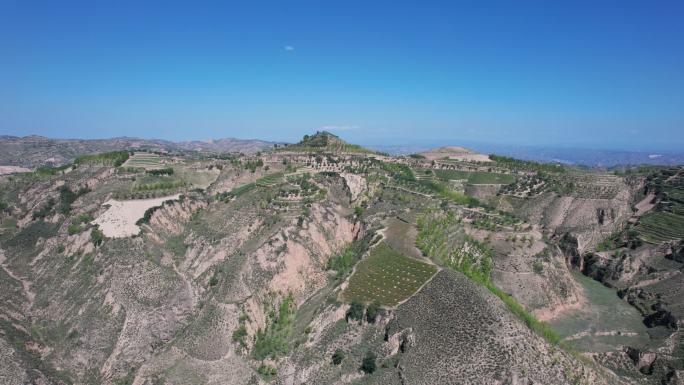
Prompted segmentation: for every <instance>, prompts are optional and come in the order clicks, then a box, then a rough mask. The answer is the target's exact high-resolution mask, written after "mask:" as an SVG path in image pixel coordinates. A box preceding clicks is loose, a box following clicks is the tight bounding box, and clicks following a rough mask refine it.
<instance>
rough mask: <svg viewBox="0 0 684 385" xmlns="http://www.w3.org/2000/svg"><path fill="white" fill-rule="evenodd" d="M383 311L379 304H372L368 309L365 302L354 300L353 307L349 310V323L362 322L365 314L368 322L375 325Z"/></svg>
mask: <svg viewBox="0 0 684 385" xmlns="http://www.w3.org/2000/svg"><path fill="white" fill-rule="evenodd" d="M381 311H382V308H381V307H380V304H379V303H378V302H372V303H371V304H369V305H368V307H366V306H365V305H364V303H363V302H361V301H359V300H358V299H353V300H352V302H351V305H350V306H349V310H347V322H348V321H349V320H350V319H352V320H355V321H362V320H363V319H364V313H365V319H366V321H367V322H368V323H371V324H372V323H375V321H376V320H377V318H378V316H379V315H380V312H381Z"/></svg>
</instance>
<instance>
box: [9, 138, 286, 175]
mask: <svg viewBox="0 0 684 385" xmlns="http://www.w3.org/2000/svg"><path fill="white" fill-rule="evenodd" d="M274 144H275V143H274V142H268V141H264V140H257V139H234V138H224V139H215V140H208V141H197V140H196V141H185V142H172V141H168V140H162V139H140V138H130V137H120V138H111V139H51V138H46V137H43V136H37V135H31V136H24V137H18V136H9V135H3V136H0V165H4V166H22V167H30V168H35V167H39V166H45V165H48V166H59V165H62V164H65V163H68V162H70V161H71V160H73V159H74V158H75V157H76V156H78V155H83V154H92V153H98V152H104V151H114V150H122V149H149V150H156V151H172V152H183V151H196V152H211V153H223V152H241V153H244V154H251V153H255V152H258V151H263V150H267V149H270V148H272V147H273V145H274Z"/></svg>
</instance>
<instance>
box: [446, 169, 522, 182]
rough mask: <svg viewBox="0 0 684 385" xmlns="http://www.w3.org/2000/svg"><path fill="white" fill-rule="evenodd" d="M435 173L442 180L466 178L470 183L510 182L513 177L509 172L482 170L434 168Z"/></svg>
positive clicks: (513, 179)
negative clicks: (500, 172)
mask: <svg viewBox="0 0 684 385" xmlns="http://www.w3.org/2000/svg"><path fill="white" fill-rule="evenodd" d="M434 172H435V175H437V177H438V178H440V179H443V180H456V179H460V180H467V181H468V183H470V184H510V183H513V182H515V177H514V176H513V175H510V174H499V173H495V172H483V171H472V172H471V171H458V170H434Z"/></svg>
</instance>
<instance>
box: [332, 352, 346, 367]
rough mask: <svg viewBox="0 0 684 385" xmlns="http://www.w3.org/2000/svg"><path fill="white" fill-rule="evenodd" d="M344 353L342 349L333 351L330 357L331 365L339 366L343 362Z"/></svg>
mask: <svg viewBox="0 0 684 385" xmlns="http://www.w3.org/2000/svg"><path fill="white" fill-rule="evenodd" d="M344 357H345V354H344V351H343V350H342V349H337V350H335V353H333V355H332V363H333V364H335V365H339V364H341V363H342V361H344Z"/></svg>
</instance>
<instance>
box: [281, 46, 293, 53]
mask: <svg viewBox="0 0 684 385" xmlns="http://www.w3.org/2000/svg"><path fill="white" fill-rule="evenodd" d="M283 48H284V49H285V51H287V52H292V51H294V50H295V48H294V46H292V45H286V46H285V47H283Z"/></svg>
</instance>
